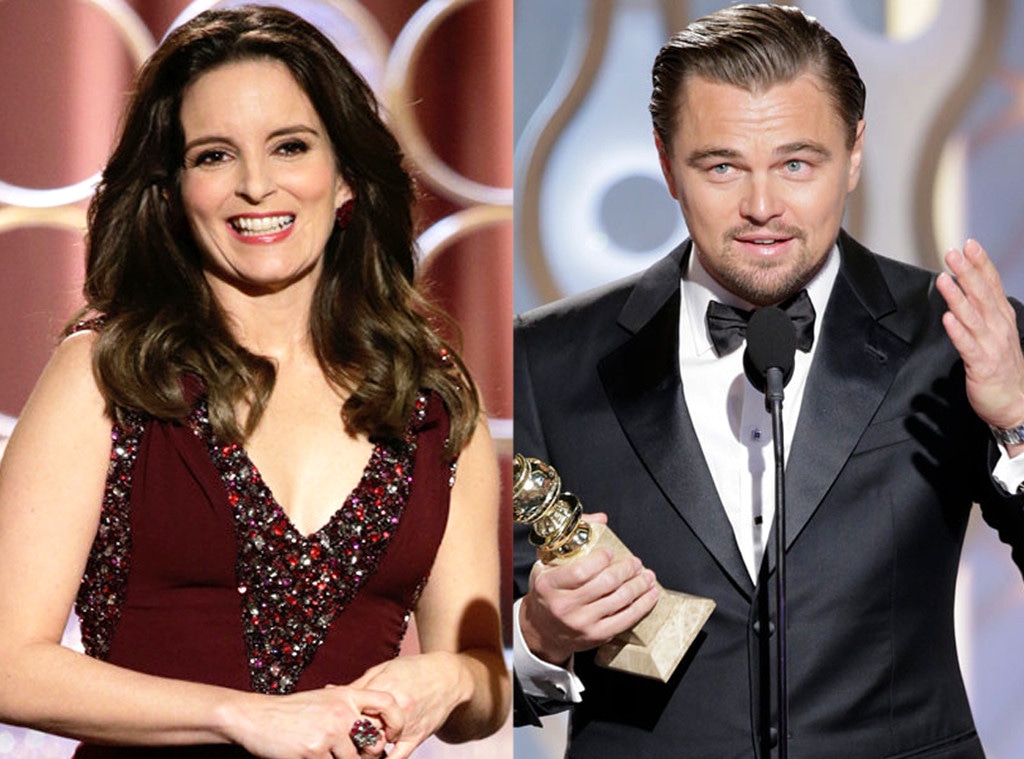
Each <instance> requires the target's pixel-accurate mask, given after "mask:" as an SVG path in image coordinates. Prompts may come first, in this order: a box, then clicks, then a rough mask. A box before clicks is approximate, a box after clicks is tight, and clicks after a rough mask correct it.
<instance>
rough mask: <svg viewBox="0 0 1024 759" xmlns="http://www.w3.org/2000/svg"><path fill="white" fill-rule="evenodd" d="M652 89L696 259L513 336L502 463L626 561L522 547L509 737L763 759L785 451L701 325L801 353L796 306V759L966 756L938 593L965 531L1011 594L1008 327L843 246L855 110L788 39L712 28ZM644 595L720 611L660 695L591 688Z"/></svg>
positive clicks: (774, 33) (1015, 413)
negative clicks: (1006, 564)
mask: <svg viewBox="0 0 1024 759" xmlns="http://www.w3.org/2000/svg"><path fill="white" fill-rule="evenodd" d="M653 78H654V91H653V95H652V98H651V113H652V116H653V120H654V133H655V143H656V146H657V150H658V154H659V157H660V159H661V165H662V169H663V171H664V175H665V181H666V183H667V185H668V189H669V191H670V193H671V194H672V196H673V197H674V198H676V199H677V200H678V202H679V205H680V208H681V209H682V213H683V216H684V217H685V219H686V223H687V227H688V229H689V230H690V234H691V239H690V240H688V241H686V242H684V243H683V244H682V245H680V246H679V247H678V248H677V249H676V250H675V251H673V252H672V253H671V254H670V255H669V256H668V257H667V258H666V259H664V260H662V261H661V262H659V263H657V264H655V265H654V266H653V267H651V268H650V269H649V270H648V271H646V272H644V273H643V274H641V275H639V276H637V277H634V278H632V279H630V280H628V281H625V282H623V283H618V284H614V285H611V286H609V287H607V288H605V289H603V290H601V291H598V292H595V293H590V294H586V295H583V296H580V297H577V298H573V299H569V300H567V301H563V302H560V303H556V304H553V305H550V306H546V307H543V308H541V309H538V310H536V311H534V312H531V313H528V314H526V315H523V316H522V317H520V318H519V319H518V320H517V330H516V337H515V349H516V358H515V371H516V398H515V408H516V412H515V413H516V429H515V445H516V450H517V451H518V452H520V453H523V454H524V455H527V456H535V457H537V458H540V459H543V460H546V461H548V462H550V463H551V464H552V465H553V466H554V467H555V468H556V469H557V470H558V472H559V474H560V475H561V478H562V482H563V483H564V486H565V487H566V488H568V489H570V490H572V491H573V492H574V493H576V494H577V495H579V496H580V497H581V500H582V502H583V503H584V505H585V506H587V507H589V508H590V509H594V510H597V509H600V510H602V511H604V512H607V521H608V524H609V526H610V527H611V529H612V530H614V531H615V532H616V534H617V535H618V536H619V537H620V538H621V539H622V541H623V542H624V543H625V544H626V545H627V546H629V547H630V548H631V549H632V551H633V553H634V554H635V555H636V556H637V557H639V560H635V561H629V560H620V561H614V560H612V558H611V557H610V556H609V555H607V554H605V552H603V551H595V552H592V553H591V554H589V555H588V556H586V558H583V559H581V560H579V561H577V562H575V563H572V564H569V565H566V566H561V567H549V566H543V565H540V564H534V563H533V560H534V558H535V554H534V552H533V550H532V548H531V547H530V546H529V545H528V544H526V542H525V540H520V541H519V545H518V546H517V550H518V561H517V564H518V572H517V593H518V594H519V595H521V596H522V598H521V599H520V601H519V602H518V603H517V606H516V613H517V617H516V643H517V646H516V670H517V715H516V716H517V719H518V721H519V722H520V723H528V722H533V721H535V720H536V717H537V716H538V715H539V714H543V713H546V712H551V711H555V710H558V709H560V708H568V707H570V706H571V707H572V709H573V713H572V723H571V724H572V731H571V732H572V735H571V739H570V740H571V742H570V748H569V754H568V755H569V756H571V757H616V758H619V757H628V756H635V757H643V758H644V759H649V758H651V757H680V756H687V757H689V756H693V757H701V758H704V757H710V758H712V759H723V758H729V757H751V756H757V757H768V756H771V755H772V753H773V751H774V750H776V749H775V747H776V746H777V744H778V739H779V736H778V734H777V731H776V730H775V728H774V726H775V725H776V723H777V718H778V717H777V704H776V703H774V701H775V690H774V682H773V680H772V677H773V673H774V671H775V662H774V658H773V657H774V649H775V647H774V616H775V608H774V600H773V597H772V586H773V583H774V567H775V561H774V557H773V556H772V552H771V551H766V547H767V546H770V545H771V541H770V539H769V537H770V535H771V530H772V526H773V523H774V514H773V512H774V496H773V494H774V467H773V463H772V461H771V456H772V441H771V435H772V427H771V423H770V420H769V417H768V416H767V415H766V414H765V411H764V396H763V395H762V394H761V393H760V392H758V391H757V390H755V389H753V388H752V387H751V386H750V384H749V383H748V382H747V380H746V378H745V376H744V371H743V358H742V356H743V352H744V350H743V338H742V337H738V336H734V338H733V340H732V342H731V344H730V343H728V342H727V341H726V342H722V343H721V344H718V343H715V342H713V339H712V329H711V328H710V327H709V326H708V322H707V321H706V311H708V310H710V311H713V312H720V311H721V310H722V309H721V307H720V306H718V305H709V304H711V303H712V301H717V302H719V303H724V304H726V305H729V306H736V307H739V308H742V309H744V310H747V311H749V310H751V309H754V308H758V307H761V306H767V305H775V304H780V305H782V306H786V307H787V308H788V307H790V306H791V305H792V304H793V303H794V302H795V303H799V304H801V305H802V307H803V309H804V311H803V313H804V318H803V321H802V323H803V324H804V326H805V327H808V325H809V319H808V318H807V313H808V308H807V304H806V302H807V300H809V302H810V305H811V306H812V307H813V312H814V313H815V314H816V318H815V319H814V321H813V328H808V329H806V330H805V331H804V332H803V333H802V337H801V342H800V346H799V347H800V350H798V351H797V353H796V358H795V369H794V372H793V377H792V380H791V381H790V382H789V384H788V385H787V387H786V400H785V405H784V434H785V437H786V441H785V442H786V453H787V465H786V485H787V523H786V530H785V533H786V534H785V545H786V549H787V565H786V566H787V585H788V596H787V598H788V601H787V617H788V625H787V640H788V669H787V672H788V693H789V699H788V700H789V731H788V732H789V740H788V744H787V745H788V751H789V755H790V756H792V757H800V758H801V759H827V758H828V757H836V758H837V759H838V758H842V759H851V758H853V759H856V758H858V757H942V758H943V759H961V758H963V759H967V758H971V759H977V758H978V757H982V756H983V752H982V748H981V744H980V741H979V739H978V737H977V734H976V732H975V730H974V726H973V722H972V718H971V714H970V708H969V706H968V703H967V698H966V695H965V691H964V687H963V683H962V679H961V676H960V671H959V666H958V662H957V655H956V648H955V641H954V632H953V614H952V610H953V597H954V585H955V579H956V572H957V564H958V559H959V554H960V547H961V544H962V541H963V536H964V531H965V528H966V524H967V519H968V515H969V512H970V509H971V506H972V503H974V502H978V503H980V504H981V508H982V510H983V515H984V517H985V519H986V520H987V521H988V522H989V523H990V524H991V525H992V526H993V527H994V528H996V529H998V530H999V533H1000V536H1001V538H1002V539H1003V540H1004V541H1005V542H1007V543H1009V544H1010V545H1011V546H1012V548H1013V556H1014V560H1015V561H1016V563H1017V564H1018V566H1021V565H1024V496H1020V495H1017V494H1016V493H1017V489H1018V487H1019V486H1020V484H1021V482H1022V481H1024V471H1022V468H1024V456H1019V454H1020V453H1021V452H1022V451H1024V445H1021V442H1022V441H1024V428H1022V425H1024V357H1022V353H1021V347H1020V338H1019V333H1018V326H1017V325H1018V322H1019V321H1020V319H1021V313H1022V311H1021V309H1020V308H1019V306H1017V305H1016V304H1011V302H1010V301H1008V300H1007V298H1006V296H1005V294H1004V292H1003V289H1002V285H1001V282H1000V279H999V276H998V274H997V272H996V271H995V269H994V267H993V265H992V264H991V262H990V261H989V259H988V257H987V256H986V254H985V252H984V250H983V249H982V248H981V246H980V245H978V244H977V243H976V242H973V241H968V243H967V244H966V245H965V246H964V249H963V251H957V250H954V251H950V252H949V253H948V254H947V256H946V264H947V266H948V267H949V268H950V270H951V271H952V274H953V275H954V277H955V279H954V278H953V277H951V276H950V275H949V274H942V275H939V276H938V277H936V276H935V275H934V274H931V273H928V272H925V271H922V270H920V269H916V268H913V267H910V266H907V265H905V264H901V263H897V262H895V261H892V260H889V259H886V258H883V257H881V256H878V255H876V254H875V253H872V252H870V251H868V250H866V249H865V248H863V247H862V246H860V245H859V244H858V243H857V242H856V241H854V240H853V239H852V238H851V237H849V236H848V235H847V234H846V233H845V232H843V231H842V230H841V229H840V225H841V221H842V216H843V210H844V206H845V202H846V197H847V195H848V194H849V193H850V192H851V191H852V190H853V189H854V188H855V187H856V185H857V181H858V178H859V173H860V163H861V156H862V149H863V141H864V121H863V113H864V97H865V93H864V85H863V83H862V81H861V80H860V77H859V75H858V74H857V70H856V68H855V66H854V64H853V62H852V61H851V60H850V59H849V57H848V56H847V54H846V52H845V51H844V50H843V48H842V46H841V45H840V44H839V42H838V41H837V40H835V39H834V38H833V37H832V36H831V35H830V34H829V33H828V32H827V31H826V30H825V29H824V28H822V27H821V26H820V25H819V24H818V23H817V22H816V21H814V20H813V19H810V18H808V17H806V16H804V14H803V13H802V12H800V11H799V10H796V9H794V8H783V7H780V6H737V7H733V8H728V9H725V10H722V11H719V12H717V13H715V14H712V15H711V16H708V17H706V18H704V19H701V20H699V21H697V22H695V23H694V24H691V25H690V26H689V27H688V28H687V29H686V30H684V31H683V32H681V33H679V34H677V35H676V36H675V37H673V39H672V40H671V41H670V42H669V44H668V45H666V46H665V47H664V48H663V49H662V51H661V53H660V54H659V56H658V58H657V60H656V62H655V65H654V72H653ZM804 293H806V295H804ZM1015 308H1017V311H1016V312H1015ZM990 427H991V428H992V429H991V430H990ZM996 438H998V440H999V442H997V441H996ZM598 518H599V519H600V518H603V517H598ZM641 560H642V562H643V563H644V565H646V566H642V565H641V564H640V561H641ZM655 574H656V575H657V577H658V580H659V581H660V583H661V584H662V585H663V586H664V587H666V588H671V589H674V590H679V591H683V592H687V593H693V594H696V595H701V596H707V597H710V598H712V599H714V601H715V602H716V604H717V608H716V609H715V612H714V613H713V614H712V616H711V618H710V620H709V621H708V623H707V624H706V626H705V627H704V630H703V632H702V633H701V635H700V636H699V638H698V640H697V641H696V643H695V644H694V646H693V647H692V649H691V650H690V652H689V653H688V654H687V656H686V658H685V659H684V660H683V662H682V663H681V665H680V666H679V668H678V669H677V671H676V673H675V674H674V675H673V677H672V678H671V680H670V681H669V682H668V683H665V684H662V683H660V682H657V681H654V680H648V679H644V678H640V677H636V676H630V675H626V674H622V673H616V672H612V671H609V670H604V669H600V668H597V667H596V666H595V665H594V661H593V649H594V648H595V646H597V645H599V644H600V643H601V642H603V641H605V640H607V639H608V638H610V637H611V636H613V635H615V634H616V633H618V632H621V631H623V630H626V629H628V628H630V627H631V626H632V625H633V624H634V623H635V622H636V621H637V620H638V619H640V618H641V617H642V616H643V615H644V614H646V613H647V611H649V610H650V609H651V608H652V606H653V604H654V603H655V601H656V595H657V590H656V589H655V588H654V575H655ZM577 678H578V679H577Z"/></svg>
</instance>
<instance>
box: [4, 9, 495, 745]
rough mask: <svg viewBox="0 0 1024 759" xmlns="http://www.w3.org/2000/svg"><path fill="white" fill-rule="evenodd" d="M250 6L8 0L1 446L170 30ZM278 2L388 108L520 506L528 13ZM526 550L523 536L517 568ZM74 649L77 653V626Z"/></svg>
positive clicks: (425, 241)
mask: <svg viewBox="0 0 1024 759" xmlns="http://www.w3.org/2000/svg"><path fill="white" fill-rule="evenodd" d="M241 4H242V3H240V2H214V1H213V0H201V1H199V2H188V0H0V103H2V104H3V105H2V106H0V324H2V325H3V328H2V329H0V366H2V367H3V369H2V374H0V441H2V439H3V437H4V436H6V435H8V434H9V433H10V429H11V427H12V425H13V422H14V420H15V419H16V418H17V416H18V414H19V412H20V410H21V408H22V406H23V405H24V403H25V400H26V399H27V397H28V394H29V392H30V391H31V388H32V386H33V384H34V382H35V380H36V378H37V376H38V375H39V373H40V371H41V370H42V368H43V366H44V364H45V363H46V361H47V359H48V357H49V355H50V353H51V351H52V349H53V346H54V344H55V341H56V338H57V335H58V334H59V332H60V330H61V328H62V326H63V324H64V322H65V321H66V320H67V319H68V318H69V317H70V316H71V315H72V314H73V313H74V312H75V311H76V310H77V309H78V307H79V306H80V305H81V303H82V300H81V292H80V291H81V284H82V277H83V272H84V245H83V239H82V231H83V229H84V224H85V209H86V207H87V204H88V199H89V197H90V195H91V193H92V188H93V186H94V184H95V182H96V180H97V179H98V172H99V171H100V170H101V169H102V167H103V165H104V164H105V162H106V159H107V156H108V155H109V152H110V148H111V145H112V143H113V140H114V138H115V136H116V132H117V128H118V119H119V116H120V112H121V109H122V107H123V105H124V103H125V102H126V96H127V93H128V92H129V90H130V87H131V81H132V76H133V73H134V71H135V70H136V69H137V68H138V66H139V65H140V63H141V62H142V61H143V60H144V59H145V58H146V57H147V56H148V55H149V53H150V52H152V50H153V48H154V46H155V45H156V43H157V42H158V41H159V40H160V39H161V38H162V37H163V36H164V35H165V34H166V32H167V31H168V30H169V29H170V28H172V27H174V26H177V25H178V24H180V23H182V22H183V21H185V20H186V19H188V18H191V17H192V16H194V15H196V14H197V13H199V12H201V11H202V10H206V9H207V8H210V7H225V6H230V5H241ZM273 4H274V5H280V6H284V7H287V8H290V9H291V10H293V11H295V12H297V13H299V14H300V15H302V16H304V17H305V18H307V19H308V20H310V21H312V22H313V23H315V24H316V25H317V26H318V27H320V28H321V30H322V31H324V32H325V33H326V34H327V35H328V36H330V37H331V38H332V39H333V40H334V41H335V42H336V44H337V45H338V47H339V48H340V49H341V50H342V52H343V53H344V54H345V55H346V56H347V57H348V58H349V59H350V60H351V61H352V62H353V64H355V65H356V67H357V68H358V69H359V70H360V71H361V72H362V74H363V75H364V77H365V78H366V79H367V80H368V82H369V83H370V84H371V86H372V87H373V88H374V90H375V91H376V93H377V96H378V98H379V99H380V100H381V101H382V103H383V104H384V106H385V109H386V110H387V113H388V116H387V118H388V121H389V124H390V125H391V127H392V128H393V130H394V131H395V132H396V134H397V135H398V137H399V140H400V141H401V143H402V145H403V147H404V149H405V152H406V155H407V157H408V159H409V163H410V167H411V168H412V170H413V173H414V174H415V175H416V177H417V179H418V182H419V188H420V191H421V194H422V200H421V203H420V207H419V213H420V217H419V226H420V230H421V235H420V247H421V254H422V266H421V273H422V276H423V278H424V281H425V285H426V286H427V287H428V291H429V292H430V293H431V294H432V295H433V297H434V299H435V300H436V301H437V302H438V303H439V304H440V305H442V306H443V307H445V308H446V309H447V310H448V311H449V313H451V314H452V315H453V316H454V317H455V319H456V321H457V322H458V324H459V325H460V326H461V331H462V345H463V352H464V356H465V358H466V360H467V362H468V364H469V367H470V369H471V371H472V372H473V375H474V377H475V378H476V380H477V382H478V384H479V385H480V388H481V392H482V394H483V398H484V403H485V405H486V408H487V412H488V414H489V416H490V418H491V430H492V433H493V435H494V437H495V439H496V442H497V445H498V448H499V452H500V454H501V460H502V471H503V476H504V478H505V486H506V495H505V497H504V498H503V503H504V504H508V503H510V498H509V496H508V490H507V488H508V484H507V483H508V477H509V475H510V472H511V459H510V453H509V451H510V450H511V416H512V388H511V376H512V372H511V366H512V364H511V362H512V347H511V332H510V326H509V325H510V323H511V315H512V224H511V219H512V189H511V185H512V172H513V167H512V27H513V24H512V16H513V5H512V0H428V1H426V2H424V0H360V1H357V0H274V2H273ZM510 513H511V512H509V516H508V518H507V519H506V520H505V521H506V523H508V524H510V523H511V516H510ZM507 532H508V531H506V533H507ZM509 541H510V538H509V537H507V536H506V537H505V540H504V543H503V549H504V550H505V551H506V555H507V550H508V548H509V546H510V543H509ZM505 564H506V566H507V565H508V562H507V561H506V562H505ZM506 578H507V574H506ZM505 587H506V588H510V587H511V583H510V581H508V580H507V581H506V582H505ZM0 592H2V591H0ZM510 594H511V590H508V592H507V594H506V599H505V601H506V604H505V605H506V609H507V607H508V600H509V598H510ZM505 620H506V622H507V620H508V614H507V612H506V613H505ZM66 640H67V642H68V643H69V644H70V645H76V644H77V625H76V624H75V622H74V620H72V621H71V624H69V629H68V634H67V638H66ZM511 735H512V729H511V726H510V725H509V726H507V727H506V728H505V729H504V730H503V731H502V732H501V733H500V734H499V735H497V736H496V737H494V738H492V739H490V740H487V741H484V742H480V743H476V744H468V745H465V746H459V747H449V746H445V745H444V744H441V743H439V742H436V741H432V742H431V743H429V744H426V745H425V746H424V747H423V748H422V749H421V750H420V751H418V752H417V756H423V757H426V758H427V759H430V758H434V757H436V758H437V759H449V757H450V758H451V759H475V758H476V757H480V758H481V759H482V758H483V757H487V759H490V758H491V757H495V756H509V755H510V754H511ZM73 747H74V744H73V743H71V742H69V741H63V740H60V739H56V738H52V737H50V736H45V735H42V734H39V733H34V732H31V731H25V730H19V729H15V728H10V727H6V726H4V725H0V757H7V756H9V757H16V758H17V759H62V758H63V757H67V756H69V755H70V754H71V752H72V750H73Z"/></svg>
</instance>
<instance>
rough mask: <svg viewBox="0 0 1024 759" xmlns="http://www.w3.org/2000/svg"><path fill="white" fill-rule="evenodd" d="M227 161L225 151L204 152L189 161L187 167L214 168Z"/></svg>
mask: <svg viewBox="0 0 1024 759" xmlns="http://www.w3.org/2000/svg"><path fill="white" fill-rule="evenodd" d="M227 159H228V153H227V151H226V150H204V151H202V152H201V153H198V154H197V155H196V156H195V157H194V158H193V159H192V160H191V161H189V162H188V165H189V166H214V165H216V164H219V163H224V161H226V160H227Z"/></svg>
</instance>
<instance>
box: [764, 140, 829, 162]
mask: <svg viewBox="0 0 1024 759" xmlns="http://www.w3.org/2000/svg"><path fill="white" fill-rule="evenodd" d="M790 153H814V154H815V155H817V156H819V157H821V158H825V159H828V158H831V157H832V151H831V150H829V149H828V148H827V147H825V146H824V145H822V144H821V143H820V142H814V141H813V140H800V141H797V142H790V143H787V144H785V145H780V146H779V147H777V148H775V154H776V155H780V156H782V155H789V154H790Z"/></svg>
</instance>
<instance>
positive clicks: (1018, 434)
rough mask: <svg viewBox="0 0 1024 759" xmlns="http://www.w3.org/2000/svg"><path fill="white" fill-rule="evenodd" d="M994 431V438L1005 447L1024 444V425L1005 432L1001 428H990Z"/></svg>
mask: <svg viewBox="0 0 1024 759" xmlns="http://www.w3.org/2000/svg"><path fill="white" fill-rule="evenodd" d="M988 428H989V429H990V430H992V437H994V438H995V439H996V440H998V441H999V442H1000V443H1002V444H1003V445H1020V444H1021V443H1024V424H1021V425H1019V426H1017V427H1011V428H1010V429H1008V430H1004V429H1002V428H1001V427H993V426H992V425H991V424H990V425H989V426H988Z"/></svg>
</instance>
